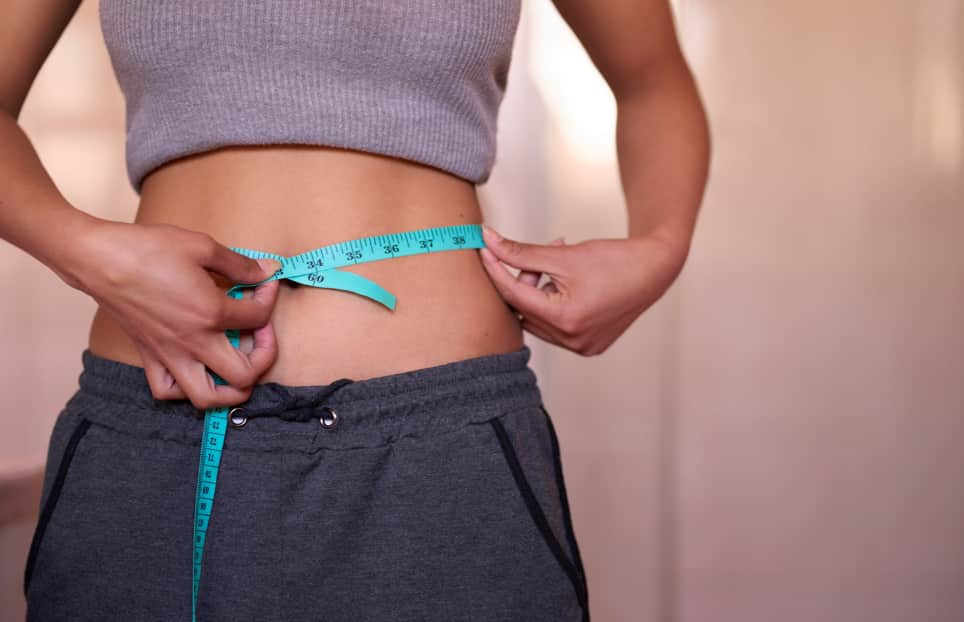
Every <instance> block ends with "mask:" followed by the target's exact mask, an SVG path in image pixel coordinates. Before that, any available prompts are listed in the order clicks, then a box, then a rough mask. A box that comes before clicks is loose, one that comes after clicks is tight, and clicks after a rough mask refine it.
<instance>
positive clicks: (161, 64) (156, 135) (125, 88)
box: [99, 0, 521, 194]
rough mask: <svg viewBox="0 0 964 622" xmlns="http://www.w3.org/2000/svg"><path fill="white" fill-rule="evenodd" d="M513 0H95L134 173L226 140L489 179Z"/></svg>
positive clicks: (135, 181) (137, 180) (136, 177)
mask: <svg viewBox="0 0 964 622" xmlns="http://www.w3.org/2000/svg"><path fill="white" fill-rule="evenodd" d="M520 9H521V0H399V1H392V0H101V1H100V8H99V11H100V22H101V29H102V31H103V35H104V40H105V43H106V46H107V51H108V53H109V55H110V59H111V64H112V66H113V69H114V72H115V74H116V76H117V81H118V84H119V86H120V88H121V91H122V92H123V94H124V98H125V101H126V130H127V139H126V162H127V172H128V178H129V179H130V183H131V185H132V186H133V188H134V190H135V191H136V192H137V193H138V194H140V191H141V183H142V182H143V180H144V177H145V176H146V175H147V174H148V173H149V172H151V171H152V170H153V169H155V168H156V167H158V166H160V165H162V164H164V163H165V162H168V161H170V160H173V159H176V158H178V157H182V156H186V155H190V154H193V153H200V152H203V151H208V150H211V149H214V148H217V147H221V146H227V145H256V144H285V143H289V144H309V145H310V144H314V145H328V146H336V147H344V148H350V149H356V150H361V151H369V152H374V153H380V154H384V155H390V156H395V157H400V158H404V159H409V160H413V161H417V162H421V163H424V164H428V165H431V166H434V167H436V168H439V169H441V170H444V171H447V172H450V173H453V174H455V175H457V176H459V177H461V178H464V179H466V180H469V181H471V182H473V183H476V184H480V183H483V182H485V181H487V180H488V178H489V174H490V172H491V169H492V165H493V164H494V162H495V151H496V126H497V123H496V120H497V114H498V109H499V106H500V104H501V102H502V98H503V95H504V92H505V88H506V85H507V77H508V70H509V63H510V60H511V55H512V46H513V43H514V39H515V34H516V29H517V25H518V22H519V17H520Z"/></svg>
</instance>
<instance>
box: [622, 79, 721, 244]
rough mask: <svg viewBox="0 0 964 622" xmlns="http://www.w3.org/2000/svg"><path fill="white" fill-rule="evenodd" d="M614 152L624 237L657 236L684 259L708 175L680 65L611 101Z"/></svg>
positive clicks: (701, 117)
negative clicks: (626, 234) (614, 112)
mask: <svg viewBox="0 0 964 622" xmlns="http://www.w3.org/2000/svg"><path fill="white" fill-rule="evenodd" d="M616 101H617V121H616V150H617V156H618V160H619V174H620V179H621V182H622V186H623V194H624V196H625V200H626V208H627V211H628V224H629V236H630V237H640V236H643V235H649V234H659V235H662V236H664V238H665V239H667V240H669V241H670V242H672V244H673V245H674V246H676V247H677V248H678V249H679V252H680V253H682V255H684V256H685V254H686V253H687V252H688V250H689V244H690V239H691V237H692V234H693V229H694V227H695V225H696V216H697V212H698V211H699V207H700V203H701V202H702V199H703V191H704V188H705V186H706V179H707V174H708V169H709V158H710V136H709V127H708V123H707V120H706V114H705V112H704V110H703V105H702V103H701V101H700V97H699V94H698V92H697V89H696V85H695V84H694V81H693V78H692V75H691V74H690V72H689V70H688V69H687V68H686V66H685V64H683V63H679V64H678V65H677V66H670V67H668V68H666V69H664V70H662V71H661V72H660V74H658V75H650V76H648V77H647V80H646V82H645V83H643V84H640V85H639V86H638V87H637V88H635V89H634V90H633V91H632V92H627V93H620V94H618V95H617V98H616Z"/></svg>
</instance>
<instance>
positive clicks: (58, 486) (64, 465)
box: [23, 416, 91, 597]
mask: <svg viewBox="0 0 964 622" xmlns="http://www.w3.org/2000/svg"><path fill="white" fill-rule="evenodd" d="M90 425H91V421H90V419H87V418H86V417H83V416H82V417H81V418H80V422H79V423H78V424H77V427H75V428H74V430H73V431H72V432H71V433H70V438H69V439H68V440H67V445H66V446H65V447H64V451H63V454H62V455H61V457H60V464H58V465H57V474H56V476H55V477H54V481H53V483H52V484H51V486H50V492H49V493H48V495H47V499H46V500H45V501H44V504H43V507H42V508H41V509H40V516H39V518H38V519H37V526H36V528H35V529H34V533H33V538H31V541H30V550H29V552H28V553H27V563H26V567H25V569H24V575H23V594H24V597H26V596H27V592H28V591H29V589H30V579H31V576H32V575H33V569H34V565H35V563H36V561H37V555H38V554H39V551H40V546H41V544H42V543H43V537H44V533H45V532H46V531H47V525H48V524H49V523H50V519H51V517H52V516H53V512H54V509H55V508H56V506H57V502H58V501H59V500H60V496H61V493H62V492H63V487H64V480H65V479H66V478H67V472H68V471H69V470H70V465H71V463H72V462H73V460H74V454H75V452H76V451H77V446H78V444H79V443H80V441H81V439H82V438H83V437H84V435H85V434H86V433H87V430H88V429H89V428H90Z"/></svg>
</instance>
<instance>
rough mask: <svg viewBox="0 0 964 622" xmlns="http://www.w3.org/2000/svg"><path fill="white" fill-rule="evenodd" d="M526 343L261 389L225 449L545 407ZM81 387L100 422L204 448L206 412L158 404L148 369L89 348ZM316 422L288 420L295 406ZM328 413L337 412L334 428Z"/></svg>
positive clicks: (280, 446) (79, 397)
mask: <svg viewBox="0 0 964 622" xmlns="http://www.w3.org/2000/svg"><path fill="white" fill-rule="evenodd" d="M530 356H531V350H530V349H529V347H528V346H527V345H523V346H522V347H521V348H520V349H518V350H515V351H513V352H508V353H500V354H489V355H484V356H479V357H473V358H467V359H461V360H457V361H452V362H449V363H445V364H442V365H437V366H433V367H424V368H420V369H415V370H410V371H405V372H400V373H396V374H389V375H385V376H377V377H373V378H366V379H361V380H352V379H348V380H352V381H351V382H347V383H346V382H345V379H342V380H337V381H334V382H332V383H330V384H323V385H283V384H279V383H276V382H268V383H263V384H257V385H255V386H254V388H253V389H252V392H251V395H250V397H249V398H248V400H247V401H245V402H243V403H241V404H238V405H237V407H240V408H242V409H243V410H241V411H239V414H242V415H253V416H252V417H250V418H249V419H248V421H247V423H245V424H244V425H243V426H242V427H240V428H236V429H229V430H228V433H227V436H226V439H225V446H224V449H225V451H230V450H232V449H238V450H250V451H283V450H294V451H304V452H313V451H317V450H319V449H326V448H327V449H351V448H360V447H376V446H380V445H384V444H387V443H391V442H394V441H395V440H397V439H399V438H402V437H408V436H427V435H435V434H444V433H446V432H448V431H453V430H455V429H457V428H458V427H461V426H463V425H466V424H469V423H473V422H484V421H487V420H488V419H491V418H493V417H497V416H501V415H503V414H506V413H508V412H511V411H514V410H518V409H522V408H527V407H534V406H538V405H540V404H541V403H542V396H541V393H540V391H539V387H538V385H537V379H536V375H535V373H534V372H533V370H532V369H531V368H530V367H529V364H528V363H529V360H530ZM81 362H82V367H83V369H82V371H81V374H80V376H79V378H78V382H79V389H78V391H77V392H76V393H75V394H74V395H73V396H72V397H71V398H70V400H69V402H68V404H67V409H66V410H67V411H69V412H74V413H79V414H82V416H84V417H85V418H87V419H89V420H91V421H92V422H94V423H98V424H100V425H103V426H106V427H109V428H112V429H114V430H117V431H121V432H124V433H127V434H130V435H133V436H139V437H143V438H152V439H163V440H170V441H174V442H180V443H184V444H188V445H200V442H201V435H202V432H203V414H204V411H203V410H199V409H197V408H195V407H194V406H193V405H192V404H191V403H190V401H188V400H183V399H182V400H159V399H156V398H154V396H153V395H152V394H151V390H150V385H149V384H148V382H147V376H146V375H145V373H144V369H143V368H142V367H137V366H135V365H129V364H127V363H123V362H120V361H115V360H113V359H107V358H103V357H101V356H98V355H96V354H94V353H93V352H91V351H90V350H89V349H84V350H83V352H82V354H81ZM312 409H313V410H315V411H316V414H317V416H316V417H311V416H310V415H311V413H310V412H309V414H308V417H302V418H305V419H307V420H303V421H291V420H285V419H284V418H283V416H282V415H283V414H284V413H288V412H291V411H294V410H297V411H299V414H300V415H304V413H305V411H311V410H312ZM330 410H334V411H335V413H336V416H337V421H336V424H335V425H333V426H332V425H328V426H325V425H322V423H321V419H322V418H324V419H325V420H326V422H329V423H330V420H331V416H330Z"/></svg>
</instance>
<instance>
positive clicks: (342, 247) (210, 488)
mask: <svg viewBox="0 0 964 622" xmlns="http://www.w3.org/2000/svg"><path fill="white" fill-rule="evenodd" d="M483 247H485V242H484V241H483V239H482V227H481V225H453V226H448V227H434V228H430V229H417V230H415V231H406V232H403V233H392V234H388V235H375V236H371V237H367V238H358V239H355V240H349V241H346V242H339V243H337V244H331V245H329V246H323V247H321V248H316V249H315V250H311V251H308V252H307V253H302V254H300V255H295V256H293V257H284V256H282V255H275V254H272V253H266V252H263V251H256V250H250V249H247V248H235V247H231V250H233V251H234V252H236V253H240V254H242V255H245V256H247V257H250V258H252V259H276V260H278V261H279V262H281V268H279V269H278V270H277V271H276V272H275V273H274V274H273V275H272V276H271V277H270V278H267V279H265V280H263V281H261V282H259V283H253V284H237V285H234V286H233V287H231V289H229V290H228V296H230V297H232V298H235V299H240V298H241V297H242V291H241V290H243V289H244V288H246V287H256V286H257V285H260V284H261V283H267V282H268V281H275V280H280V279H288V280H289V281H294V282H295V283H300V284H303V285H310V286H311V287H321V288H328V289H340V290H343V291H348V292H354V293H356V294H360V295H362V296H365V297H367V298H370V299H372V300H374V301H375V302H378V303H379V304H382V305H384V306H385V307H388V308H389V309H390V310H392V311H394V310H395V301H396V299H395V296H393V295H392V294H391V292H389V291H387V290H386V289H384V288H383V287H382V286H380V285H379V284H378V283H375V282H374V281H370V280H369V279H366V278H364V277H362V276H359V275H357V274H355V273H353V272H347V271H344V270H339V269H338V268H341V267H343V266H349V265H353V264H359V263H365V262H369V261H378V260H380V259H391V258H393V257H405V256H406V255H419V254H423V253H433V252H439V251H451V250H460V249H463V248H483ZM240 332H241V331H239V330H236V329H229V330H227V331H225V334H226V335H227V337H228V340H229V341H230V342H231V345H232V346H234V347H235V348H237V347H239V342H240ZM209 371H210V370H209ZM210 373H211V375H212V376H214V382H215V383H216V384H227V383H226V382H225V381H224V380H223V379H222V378H221V377H220V376H218V375H217V374H215V373H214V372H210ZM228 411H229V408H228V407H227V406H221V407H218V408H209V409H207V410H205V411H204V433H203V435H202V437H201V459H200V462H199V464H198V476H197V491H196V493H195V496H194V571H193V575H194V580H193V590H192V595H191V620H192V622H196V621H197V595H198V586H199V584H200V581H201V559H202V558H203V556H204V541H205V538H206V537H207V532H208V525H209V523H210V520H211V510H212V508H213V505H214V491H215V488H216V487H217V483H218V469H219V468H220V465H221V452H222V449H223V447H224V436H225V433H226V432H227V429H228Z"/></svg>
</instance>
